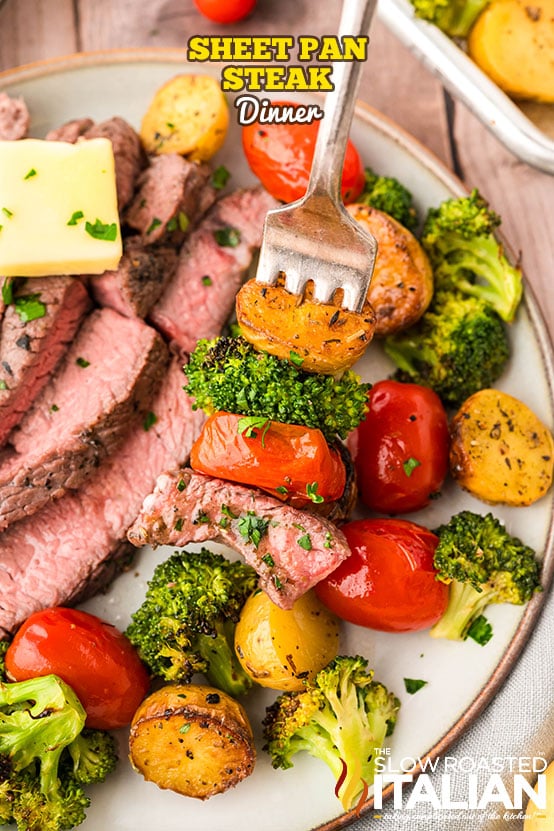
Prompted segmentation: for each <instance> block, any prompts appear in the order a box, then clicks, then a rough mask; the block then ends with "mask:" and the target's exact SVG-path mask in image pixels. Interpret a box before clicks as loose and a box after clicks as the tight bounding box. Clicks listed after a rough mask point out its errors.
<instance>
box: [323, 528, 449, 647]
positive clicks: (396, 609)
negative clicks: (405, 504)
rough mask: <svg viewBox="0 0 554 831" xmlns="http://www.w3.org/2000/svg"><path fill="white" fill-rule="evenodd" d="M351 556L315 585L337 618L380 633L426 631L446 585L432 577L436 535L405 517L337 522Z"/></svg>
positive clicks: (441, 606) (444, 599)
mask: <svg viewBox="0 0 554 831" xmlns="http://www.w3.org/2000/svg"><path fill="white" fill-rule="evenodd" d="M341 530H342V531H343V532H344V534H345V536H346V539H347V541H348V544H349V546H350V549H351V551H352V555H351V556H350V557H348V558H347V559H346V560H344V561H343V562H342V563H341V564H340V566H339V567H338V568H337V569H336V570H335V571H334V572H333V573H332V574H330V575H329V576H328V577H326V578H325V580H323V581H322V582H321V583H318V585H317V586H316V594H317V595H318V597H319V599H320V600H321V601H322V602H323V603H324V604H325V605H326V606H327V608H328V609H330V610H331V611H332V612H334V613H335V614H336V615H338V616H339V617H341V618H343V619H344V620H348V621H350V622H351V623H357V624H358V625H359V626H368V627H369V628H370V629H379V630H381V631H384V632H408V631H411V630H415V629H427V628H428V627H429V626H432V625H433V624H434V623H435V622H436V621H437V620H438V619H439V618H440V617H442V615H443V614H444V612H445V610H446V606H447V604H448V586H446V585H445V584H444V583H441V582H440V581H438V580H437V579H436V573H437V572H436V570H435V568H434V566H433V556H434V553H435V548H436V547H437V543H438V538H437V537H436V536H435V534H433V533H432V532H431V531H429V530H427V528H423V527H422V526H421V525H416V523H415V522H410V521H409V520H406V519H391V518H382V519H361V520H357V521H355V522H349V523H347V524H346V525H343V526H342V528H341Z"/></svg>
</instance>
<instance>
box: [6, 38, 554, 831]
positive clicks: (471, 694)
mask: <svg viewBox="0 0 554 831" xmlns="http://www.w3.org/2000/svg"><path fill="white" fill-rule="evenodd" d="M179 71H188V70H187V67H186V66H185V64H184V57H183V53H181V52H177V51H173V50H156V51H144V50H141V51H137V52H116V53H101V54H93V55H84V56H83V55H81V56H75V57H71V58H68V59H62V60H59V61H54V62H47V63H43V64H38V65H32V66H30V67H26V68H23V69H19V70H15V71H12V72H7V73H4V74H1V75H0V89H4V90H6V91H8V92H10V93H12V94H17V95H23V97H24V98H25V100H26V102H27V104H28V106H29V108H30V111H31V114H32V134H33V135H34V136H38V137H40V136H43V135H44V133H45V132H46V131H47V130H48V129H49V128H51V127H54V126H57V125H59V124H61V123H62V122H64V121H66V120H68V119H70V118H75V117H78V116H85V115H88V116H91V117H92V118H95V119H98V120H102V119H104V118H107V117H109V116H112V115H121V116H123V117H125V118H127V119H128V120H129V121H130V122H131V123H132V124H134V125H135V126H138V125H139V124H140V119H141V116H142V113H143V111H144V109H145V107H146V106H147V104H148V102H149V100H150V98H151V96H152V94H153V92H154V91H155V89H156V88H157V87H158V86H159V85H160V84H161V83H162V82H163V81H165V80H166V79H167V78H169V77H171V76H172V75H174V74H176V73H177V72H179ZM202 71H203V72H210V71H211V72H214V73H217V72H218V69H217V67H211V68H210V67H209V66H207V65H203V66H202ZM352 136H353V138H354V140H355V142H356V144H357V146H358V148H359V150H360V152H361V154H362V157H363V159H364V162H365V163H366V164H369V165H371V166H372V167H374V168H375V169H376V170H377V171H379V172H381V173H383V174H389V175H395V176H397V177H398V178H399V179H400V180H401V181H403V182H404V183H405V184H406V185H407V186H408V187H409V188H410V189H411V190H412V192H413V193H414V195H415V198H416V203H417V206H418V208H419V209H420V211H422V212H423V211H424V210H425V209H426V208H427V207H429V206H432V205H437V204H438V203H439V202H440V201H442V200H443V199H445V198H448V197H450V196H453V195H454V196H456V195H460V194H461V193H463V188H462V186H461V184H460V183H459V182H458V181H457V180H456V179H455V178H454V177H453V176H452V175H451V174H450V173H449V172H448V171H447V170H446V169H445V168H444V167H443V166H442V165H441V164H440V163H439V162H438V161H437V160H436V159H435V158H434V157H432V156H431V155H430V154H429V153H428V152H427V151H426V150H425V149H424V148H423V147H421V146H420V145H418V144H417V143H416V142H415V141H414V140H413V139H411V138H410V137H409V136H407V135H406V134H405V133H403V132H402V131H401V130H400V129H398V128H397V127H396V126H395V125H393V124H392V123H391V122H390V121H388V120H386V119H385V118H383V117H382V116H380V115H379V114H378V113H376V112H374V111H372V110H370V109H368V108H366V107H364V106H360V107H359V108H358V112H357V117H356V120H355V124H354V126H353V129H352ZM217 161H218V162H219V163H222V164H225V165H226V166H227V167H228V168H229V169H230V170H231V171H232V174H233V181H234V183H235V184H237V185H238V184H241V185H246V184H251V183H253V177H252V175H251V173H250V172H249V170H248V168H247V165H246V163H245V161H244V159H243V157H242V151H241V147H240V139H239V129H238V127H237V126H236V125H233V126H232V128H231V130H230V134H229V137H228V141H227V143H226V147H225V149H224V150H223V151H222V152H221V153H220V154H219V156H218V159H217ZM511 338H512V344H513V358H512V359H511V362H510V365H509V367H508V369H507V371H506V372H505V374H504V375H503V377H502V378H501V379H500V382H499V386H500V387H501V388H502V389H504V390H506V391H507V392H511V393H512V394H513V395H516V396H517V397H519V398H521V399H522V400H524V401H525V402H526V403H527V404H528V405H529V406H530V407H531V408H532V409H533V410H534V411H535V412H536V413H537V414H538V415H539V416H540V417H541V418H542V419H543V420H544V421H545V422H546V423H547V424H549V425H552V422H553V401H552V386H553V385H552V379H553V377H554V374H553V363H552V350H551V346H550V342H549V338H548V335H547V332H546V330H545V328H544V325H543V323H542V321H541V319H540V315H539V314H538V313H537V309H536V306H535V303H534V302H533V300H532V298H530V297H529V294H527V299H526V303H525V304H524V305H523V306H522V308H521V310H520V312H519V314H518V319H517V322H516V323H515V324H514V325H513V326H512V328H511ZM530 368H532V371H530ZM359 370H360V372H361V374H363V375H364V376H365V378H366V379H367V380H370V381H377V380H379V379H380V378H383V377H385V376H386V375H387V374H388V373H389V372H390V370H391V366H390V364H389V363H388V362H387V360H386V359H385V357H384V356H383V355H382V354H381V352H380V349H379V347H378V346H375V345H372V346H371V347H370V349H369V350H368V353H367V354H366V356H365V358H364V360H363V361H362V362H361V363H360V365H359ZM464 508H470V509H473V510H475V511H478V512H486V510H487V508H486V506H485V505H483V504H482V503H479V502H477V501H476V500H474V499H472V498H471V497H469V496H467V495H465V494H463V493H462V491H460V490H459V488H457V486H455V485H454V484H453V483H450V484H449V485H448V486H447V487H446V488H445V489H444V494H443V496H442V498H441V499H439V500H437V501H435V502H433V503H432V506H431V507H430V508H429V509H427V510H425V511H422V512H420V513H418V514H412V515H410V518H411V519H413V520H415V521H419V522H421V523H422V524H424V525H428V526H429V527H435V526H436V525H437V524H438V523H440V522H443V521H447V520H448V519H449V517H450V516H451V515H452V514H454V513H456V512H457V511H459V510H462V509H464ZM494 513H495V514H496V515H497V516H499V517H501V518H502V519H504V520H505V521H506V523H507V526H508V528H509V530H510V532H512V533H514V534H517V535H518V536H521V537H522V538H523V539H524V541H525V542H526V543H528V544H529V545H532V546H534V547H535V548H536V550H537V551H539V552H541V553H544V556H545V568H544V572H543V574H544V581H545V584H548V583H549V582H550V577H551V573H552V571H553V568H554V566H553V559H554V555H553V552H552V546H551V536H552V527H551V518H552V499H551V496H550V495H549V496H547V497H545V498H544V499H543V500H541V501H540V502H539V503H537V504H535V505H534V506H532V507H529V508H520V509H511V510H510V509H502V508H500V507H498V508H495V509H494ZM170 552H171V549H165V550H164V549H159V550H158V551H157V552H155V553H154V552H152V551H151V550H149V549H144V550H143V551H142V552H140V554H139V555H138V557H137V560H136V564H135V567H134V568H133V569H132V570H131V571H130V572H128V573H127V574H125V575H123V576H121V577H119V578H118V579H117V580H116V581H115V583H114V584H113V586H112V588H111V590H110V591H109V593H108V594H106V595H102V596H100V597H97V598H95V599H94V600H92V601H90V602H89V603H87V604H86V607H85V608H87V609H88V610H89V611H92V612H94V613H96V614H99V615H100V616H102V617H104V618H106V619H108V620H110V621H112V622H113V623H114V624H116V625H118V626H119V627H120V628H125V626H126V625H127V623H128V622H129V616H130V613H131V612H132V611H134V610H135V609H136V608H137V607H138V606H139V605H140V603H141V602H142V599H143V597H144V591H145V587H146V581H147V580H148V579H149V577H150V576H151V574H152V571H153V569H154V566H155V565H156V563H157V562H159V561H161V560H162V559H165V558H166V557H167V555H168V554H169V553H170ZM543 597H544V595H541V596H537V597H535V598H534V599H533V601H532V602H531V603H530V604H529V605H528V606H527V607H526V608H525V609H524V610H522V609H521V608H518V607H514V606H496V607H491V608H490V609H489V610H488V611H487V617H489V619H490V620H491V622H492V623H493V626H494V632H495V635H494V638H493V639H492V641H491V642H490V643H489V644H488V645H487V646H486V647H485V648H482V647H480V646H478V645H477V644H475V643H474V642H473V641H467V642H464V643H451V642H442V641H434V640H433V639H431V638H430V637H429V635H428V634H427V633H426V632H422V633H414V634H407V635H389V634H384V633H376V632H372V631H370V630H366V629H361V628H358V627H355V626H350V625H348V626H345V627H344V639H343V643H342V645H341V650H342V651H343V652H344V653H354V652H359V653H361V654H363V655H366V656H367V657H368V659H369V661H370V664H371V666H373V667H375V669H376V678H378V679H379V680H381V681H383V682H384V683H385V684H386V685H387V686H388V687H389V688H390V689H392V690H394V691H395V692H396V694H397V695H398V696H399V697H400V699H401V700H402V709H401V713H400V717H399V721H398V726H397V728H396V731H395V734H394V736H393V739H392V759H393V763H394V764H395V765H397V764H398V763H399V761H400V760H401V759H403V758H405V757H412V758H415V759H418V758H422V757H425V756H426V755H428V754H430V755H432V756H436V755H440V754H442V753H444V751H445V750H446V748H447V746H448V745H449V744H450V743H451V742H452V741H453V740H454V739H456V738H457V737H458V736H459V735H460V734H461V733H462V732H463V730H464V729H465V728H466V727H467V726H468V725H469V724H470V723H471V722H472V720H473V719H475V718H476V717H477V716H478V714H479V713H480V712H481V710H482V709H483V708H484V707H485V706H486V705H487V704H488V703H489V702H490V701H491V699H492V697H493V695H494V693H495V692H496V690H497V689H498V687H499V686H500V684H501V683H502V681H503V680H504V679H505V677H506V675H507V674H508V672H509V670H510V667H511V665H512V664H513V662H514V660H515V659H516V657H517V656H518V654H519V653H520V651H521V650H522V649H523V647H524V645H525V642H526V639H527V637H528V635H529V633H530V631H531V630H532V627H533V623H534V621H535V619H536V617H537V614H538V612H539V609H540V605H541V603H542V600H543ZM404 677H409V678H422V679H425V680H426V681H428V684H427V686H426V687H424V688H423V689H422V690H420V692H418V693H417V695H414V696H409V695H407V694H406V693H405V690H404V683H403V678H404ZM276 695H277V693H272V692H268V691H261V690H260V691H259V692H256V693H253V694H251V695H250V697H249V698H248V699H247V701H246V707H247V709H248V712H249V714H250V717H251V720H252V723H253V726H254V730H255V735H256V741H257V745H258V749H259V758H258V762H257V765H256V769H255V772H254V774H253V775H252V776H251V777H250V778H249V779H248V780H246V781H244V782H243V783H241V784H240V785H239V786H238V787H237V788H236V789H234V790H232V791H230V792H228V793H226V794H223V795H220V796H216V797H214V798H213V799H211V800H209V801H208V802H206V803H201V802H198V801H195V800H192V799H186V798H184V797H179V796H177V795H176V794H173V793H170V792H167V791H161V790H158V789H157V788H156V786H154V785H152V784H150V783H145V782H144V781H143V780H142V778H141V777H140V776H138V775H137V774H135V773H133V772H132V770H131V768H130V766H129V764H128V763H127V760H126V753H127V749H126V740H127V736H126V733H125V731H122V732H121V733H120V738H121V750H122V760H121V763H120V765H119V769H118V772H117V773H116V774H115V775H114V776H112V777H111V778H110V780H109V782H108V783H107V784H105V785H101V786H96V787H95V788H93V789H91V796H92V805H91V808H90V810H89V816H88V819H87V821H86V822H85V824H84V825H83V826H81V827H82V828H83V831H105V829H107V828H109V829H111V830H112V831H127V829H128V831H153V829H163V831H177V830H178V829H179V831H181V829H183V828H191V829H194V831H216V829H217V831H234V829H236V828H238V827H242V828H256V829H261V830H262V831H307V829H312V828H320V829H327V831H330V829H335V828H338V827H339V826H342V825H343V824H346V823H348V822H349V821H350V820H351V819H354V818H355V817H354V815H344V814H342V811H341V808H340V805H339V803H338V802H337V800H336V799H335V796H334V783H333V781H332V778H331V775H330V773H329V772H328V771H327V769H326V767H325V766H324V765H323V764H322V763H320V762H318V761H316V760H313V759H311V758H309V757H307V756H304V757H303V756H302V755H301V756H298V757H296V759H295V765H294V768H292V769H291V770H289V771H274V770H272V768H271V766H270V764H269V760H268V757H267V756H266V755H265V754H264V753H263V752H262V751H261V744H262V741H261V730H260V720H261V717H262V716H263V714H264V712H265V705H266V704H267V703H269V702H270V701H272V700H273V699H274V698H275V696H276ZM366 807H367V808H369V807H371V803H368V805H367V806H366Z"/></svg>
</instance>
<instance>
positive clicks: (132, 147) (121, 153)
mask: <svg viewBox="0 0 554 831" xmlns="http://www.w3.org/2000/svg"><path fill="white" fill-rule="evenodd" d="M83 135H84V137H85V138H86V139H91V138H108V139H110V141H111V143H112V147H113V154H114V158H115V181H116V187H117V202H118V206H119V210H120V211H122V210H123V208H124V207H125V206H126V205H127V204H128V202H130V201H131V197H132V196H133V192H134V190H135V183H136V181H137V178H138V175H139V173H140V171H141V169H142V168H143V167H144V162H145V157H144V151H143V149H142V145H141V143H140V138H139V137H138V135H137V133H136V132H135V131H134V130H133V128H132V127H131V125H130V124H128V123H127V122H126V121H125V120H124V119H123V118H120V117H119V116H114V117H113V118H110V119H109V120H108V121H102V122H101V123H100V124H95V125H94V126H93V127H91V128H90V130H87V131H86V132H85V133H84V134H83Z"/></svg>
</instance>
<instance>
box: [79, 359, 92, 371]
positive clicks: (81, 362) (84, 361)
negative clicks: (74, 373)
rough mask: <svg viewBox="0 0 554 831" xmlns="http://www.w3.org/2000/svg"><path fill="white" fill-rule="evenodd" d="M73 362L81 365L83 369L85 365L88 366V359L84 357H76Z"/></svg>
mask: <svg viewBox="0 0 554 831" xmlns="http://www.w3.org/2000/svg"><path fill="white" fill-rule="evenodd" d="M75 363H76V364H77V366H81V367H82V368H83V369H86V368H87V366H90V361H87V359H86V358H77V360H76V361H75Z"/></svg>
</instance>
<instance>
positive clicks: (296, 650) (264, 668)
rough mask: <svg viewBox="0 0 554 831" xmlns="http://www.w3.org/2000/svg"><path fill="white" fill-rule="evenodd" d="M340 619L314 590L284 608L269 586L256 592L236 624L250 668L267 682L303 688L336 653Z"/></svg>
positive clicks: (285, 687)
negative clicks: (272, 596)
mask: <svg viewBox="0 0 554 831" xmlns="http://www.w3.org/2000/svg"><path fill="white" fill-rule="evenodd" d="M338 646H339V620H338V618H336V617H335V615H333V614H332V613H331V612H330V611H329V610H328V609H326V608H325V606H324V605H323V604H322V603H321V602H320V601H319V599H318V598H317V597H316V595H315V592H313V591H309V592H307V594H304V595H303V596H302V597H301V598H299V599H298V600H297V601H296V603H295V604H294V606H293V608H292V609H289V610H285V609H280V608H279V607H278V606H276V605H275V604H274V603H272V601H271V600H270V599H269V597H268V596H267V594H265V592H257V593H256V594H253V595H252V596H251V597H250V598H249V599H248V600H247V601H246V604H245V606H244V607H243V610H242V613H241V616H240V620H239V622H238V623H237V627H236V630H235V651H236V653H237V655H238V658H239V661H240V662H241V664H242V666H243V668H244V670H245V671H246V672H247V673H248V674H249V675H250V676H251V677H252V678H253V679H254V681H256V682H257V683H258V684H260V685H261V686H262V687H271V688H272V689H274V690H301V689H303V688H304V682H305V681H306V679H308V678H313V676H314V675H316V674H317V673H318V672H319V670H320V669H323V667H324V666H326V665H327V664H328V663H329V661H332V660H333V658H335V657H336V655H337V652H338Z"/></svg>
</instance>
